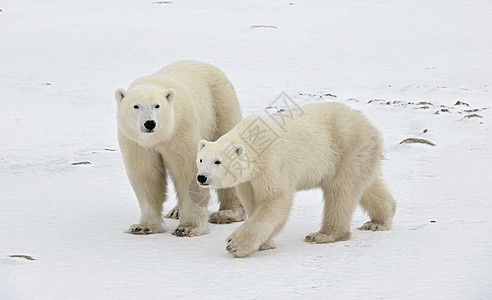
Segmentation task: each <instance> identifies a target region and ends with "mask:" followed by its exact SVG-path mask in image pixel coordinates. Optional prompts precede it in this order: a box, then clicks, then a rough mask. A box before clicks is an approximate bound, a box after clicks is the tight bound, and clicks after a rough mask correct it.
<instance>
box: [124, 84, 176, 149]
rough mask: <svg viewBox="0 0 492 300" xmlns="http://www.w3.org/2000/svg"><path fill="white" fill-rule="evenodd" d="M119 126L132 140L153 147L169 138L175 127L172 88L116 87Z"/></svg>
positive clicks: (145, 86)
mask: <svg viewBox="0 0 492 300" xmlns="http://www.w3.org/2000/svg"><path fill="white" fill-rule="evenodd" d="M115 98H116V102H117V104H118V112H117V120H118V128H119V129H120V130H121V132H122V133H123V134H124V135H125V136H126V137H127V138H129V139H130V140H133V141H134V142H136V143H138V144H139V145H141V146H144V147H152V146H154V145H156V144H158V143H161V142H164V141H167V140H169V138H170V136H171V134H172V132H173V129H174V100H175V99H176V92H175V91H174V90H173V89H159V88H157V87H154V86H150V85H142V86H137V87H135V88H133V89H130V90H128V91H126V90H125V89H121V88H120V89H117V90H116V91H115Z"/></svg>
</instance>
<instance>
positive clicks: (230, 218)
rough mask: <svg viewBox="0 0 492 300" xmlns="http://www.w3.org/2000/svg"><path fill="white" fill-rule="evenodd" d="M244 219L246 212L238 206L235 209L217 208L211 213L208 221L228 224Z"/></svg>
mask: <svg viewBox="0 0 492 300" xmlns="http://www.w3.org/2000/svg"><path fill="white" fill-rule="evenodd" d="M245 219H246V212H245V211H244V208H242V207H240V208H237V209H236V210H219V211H216V212H214V213H212V214H210V217H209V219H208V221H209V222H210V223H215V224H229V223H234V222H241V221H244V220H245Z"/></svg>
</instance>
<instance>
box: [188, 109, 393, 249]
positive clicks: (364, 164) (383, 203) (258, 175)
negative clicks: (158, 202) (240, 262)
mask: <svg viewBox="0 0 492 300" xmlns="http://www.w3.org/2000/svg"><path fill="white" fill-rule="evenodd" d="M198 150H199V152H198V155H197V161H196V163H197V167H198V173H197V182H198V183H199V184H200V186H201V187H204V188H210V187H213V188H229V187H233V186H236V188H237V191H238V196H239V199H240V200H241V203H242V204H243V206H244V209H245V210H246V213H247V215H248V219H247V221H246V222H245V223H244V224H242V225H241V226H240V227H238V228H237V229H236V230H235V231H234V232H233V233H232V234H231V235H230V236H229V238H227V248H226V249H227V250H228V251H229V252H230V253H231V254H233V255H234V256H236V257H244V256H248V255H250V254H252V253H254V252H255V251H258V250H265V249H271V248H273V247H274V246H273V243H272V238H273V237H274V236H275V235H276V234H277V233H278V232H279V231H280V230H281V229H282V227H283V226H284V224H285V223H286V221H287V218H288V216H289V211H290V208H291V206H292V200H293V198H294V193H295V192H296V191H299V190H307V189H312V188H321V189H322V191H323V197H324V211H323V218H322V219H323V222H322V226H321V229H320V230H319V231H318V232H315V233H312V234H309V235H308V236H307V237H306V239H305V240H306V241H308V242H311V243H331V242H336V241H341V240H347V239H349V238H350V221H351V219H352V215H353V213H354V211H355V209H356V207H357V205H359V204H360V205H361V206H362V208H363V209H364V210H365V211H366V212H367V213H368V214H369V216H370V218H371V220H370V221H368V222H366V223H365V224H364V225H362V227H361V228H359V229H362V230H373V231H375V230H389V229H390V228H391V224H392V220H393V216H394V214H395V208H396V203H395V201H394V200H393V197H392V196H391V194H390V193H389V191H388V190H387V188H386V187H385V185H384V183H383V182H382V180H381V167H380V161H381V159H382V141H381V137H380V134H379V132H378V131H377V130H376V128H374V127H373V126H372V125H371V124H370V123H369V121H368V120H367V119H366V118H365V117H364V116H363V115H362V114H361V113H360V112H358V111H355V110H352V109H350V108H348V107H347V106H345V105H343V104H339V103H322V104H311V105H306V106H304V107H300V108H299V109H297V110H295V111H284V112H281V113H278V114H275V115H271V116H267V115H253V116H249V117H247V118H246V119H244V120H243V121H241V122H240V123H239V124H238V125H236V126H235V127H234V129H232V130H231V131H230V132H228V133H227V134H225V135H224V136H222V137H221V138H219V139H218V140H217V141H216V142H207V141H204V140H202V141H200V143H199V146H198Z"/></svg>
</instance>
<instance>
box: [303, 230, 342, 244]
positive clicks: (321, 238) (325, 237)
mask: <svg viewBox="0 0 492 300" xmlns="http://www.w3.org/2000/svg"><path fill="white" fill-rule="evenodd" d="M349 239H350V232H344V233H331V234H326V233H322V232H315V233H311V234H310V235H308V236H306V238H305V239H304V240H305V241H306V242H309V243H312V244H326V243H334V242H338V241H346V240H349Z"/></svg>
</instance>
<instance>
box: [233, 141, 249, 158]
mask: <svg viewBox="0 0 492 300" xmlns="http://www.w3.org/2000/svg"><path fill="white" fill-rule="evenodd" d="M234 152H236V154H237V155H239V156H243V155H244V154H245V153H246V149H244V146H243V145H241V144H239V145H236V147H235V148H234Z"/></svg>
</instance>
